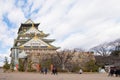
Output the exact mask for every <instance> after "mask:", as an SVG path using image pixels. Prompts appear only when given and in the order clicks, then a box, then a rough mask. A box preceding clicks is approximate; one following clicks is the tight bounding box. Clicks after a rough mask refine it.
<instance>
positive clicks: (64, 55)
mask: <svg viewBox="0 0 120 80" xmlns="http://www.w3.org/2000/svg"><path fill="white" fill-rule="evenodd" d="M74 53H75V50H63V51H60V52H57V57H58V58H59V64H61V66H62V70H65V64H66V63H68V62H70V61H71V60H72V58H73V56H74Z"/></svg>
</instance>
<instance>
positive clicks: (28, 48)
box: [10, 19, 59, 70]
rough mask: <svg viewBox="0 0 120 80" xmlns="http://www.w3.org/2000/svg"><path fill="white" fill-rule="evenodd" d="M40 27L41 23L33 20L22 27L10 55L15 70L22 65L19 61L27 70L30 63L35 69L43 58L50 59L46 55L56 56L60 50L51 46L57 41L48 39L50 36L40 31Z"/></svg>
mask: <svg viewBox="0 0 120 80" xmlns="http://www.w3.org/2000/svg"><path fill="white" fill-rule="evenodd" d="M39 25H40V23H34V22H33V21H32V20H31V19H29V20H27V21H26V22H25V23H22V24H21V25H20V27H19V29H18V33H17V34H18V36H17V38H16V39H14V44H13V47H12V48H11V54H10V57H11V63H12V64H13V65H12V66H13V67H14V69H16V70H17V69H18V67H19V65H21V63H20V61H19V60H21V61H22V65H23V66H24V67H25V68H27V66H28V63H29V62H30V63H32V66H33V65H34V67H35V65H37V64H40V62H41V60H42V58H48V56H46V55H51V54H55V53H56V50H57V49H58V48H59V47H55V46H53V45H52V44H51V43H52V42H53V41H55V39H47V38H46V37H47V36H49V34H45V33H44V32H43V31H41V30H39V29H38V26H39Z"/></svg>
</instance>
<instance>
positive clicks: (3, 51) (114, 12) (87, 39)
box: [0, 0, 120, 65]
mask: <svg viewBox="0 0 120 80" xmlns="http://www.w3.org/2000/svg"><path fill="white" fill-rule="evenodd" d="M27 19H32V20H33V22H36V23H38V22H40V25H39V30H43V31H44V32H45V33H49V34H50V36H49V38H51V39H56V41H55V42H54V43H53V44H54V45H56V46H58V47H61V48H62V49H66V48H70V49H71V48H84V49H89V48H91V47H93V46H96V45H98V44H101V43H104V42H108V41H112V40H115V39H118V38H120V0H0V65H2V64H3V60H4V56H9V54H10V48H11V47H12V46H13V42H14V39H15V38H16V37H17V31H18V28H19V27H20V24H21V23H24V22H25V21H26V20H27Z"/></svg>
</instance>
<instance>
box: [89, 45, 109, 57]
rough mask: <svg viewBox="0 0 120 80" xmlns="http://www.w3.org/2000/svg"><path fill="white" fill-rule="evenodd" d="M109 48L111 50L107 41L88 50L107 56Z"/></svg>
mask: <svg viewBox="0 0 120 80" xmlns="http://www.w3.org/2000/svg"><path fill="white" fill-rule="evenodd" d="M110 50H111V47H110V45H108V44H107V43H104V44H100V45H98V46H96V47H93V48H91V49H90V51H93V52H94V53H96V54H98V55H101V56H109V55H110V53H111V51H110Z"/></svg>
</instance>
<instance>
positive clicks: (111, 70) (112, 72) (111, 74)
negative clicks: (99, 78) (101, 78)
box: [108, 68, 115, 76]
mask: <svg viewBox="0 0 120 80" xmlns="http://www.w3.org/2000/svg"><path fill="white" fill-rule="evenodd" d="M114 73H115V71H114V69H113V68H110V72H109V75H108V76H113V75H114Z"/></svg>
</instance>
